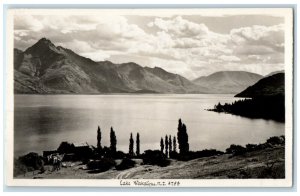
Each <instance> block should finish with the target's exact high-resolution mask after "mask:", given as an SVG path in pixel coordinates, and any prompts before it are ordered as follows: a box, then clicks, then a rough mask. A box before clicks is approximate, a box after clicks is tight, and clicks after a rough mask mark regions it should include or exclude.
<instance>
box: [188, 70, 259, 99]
mask: <svg viewBox="0 0 300 196" xmlns="http://www.w3.org/2000/svg"><path fill="white" fill-rule="evenodd" d="M261 78H263V76H261V75H259V74H255V73H251V72H246V71H220V72H216V73H213V74H211V75H209V76H202V77H199V78H197V79H195V80H193V82H194V83H195V84H197V85H199V86H202V87H206V88H208V89H210V92H211V93H225V94H226V93H233V94H235V93H239V92H241V91H242V90H244V89H246V88H247V87H248V86H250V85H253V84H254V83H256V82H257V81H258V80H260V79H261Z"/></svg>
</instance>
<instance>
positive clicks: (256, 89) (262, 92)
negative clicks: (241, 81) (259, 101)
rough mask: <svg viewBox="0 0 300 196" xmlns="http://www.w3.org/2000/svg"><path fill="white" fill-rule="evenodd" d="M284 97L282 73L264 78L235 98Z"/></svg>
mask: <svg viewBox="0 0 300 196" xmlns="http://www.w3.org/2000/svg"><path fill="white" fill-rule="evenodd" d="M269 96H284V73H277V74H274V75H271V76H268V77H265V78H263V79H261V80H259V81H258V82H257V83H255V84H254V85H253V86H250V87H248V88H247V89H246V90H244V91H242V92H240V93H238V94H237V95H235V97H251V98H254V97H269Z"/></svg>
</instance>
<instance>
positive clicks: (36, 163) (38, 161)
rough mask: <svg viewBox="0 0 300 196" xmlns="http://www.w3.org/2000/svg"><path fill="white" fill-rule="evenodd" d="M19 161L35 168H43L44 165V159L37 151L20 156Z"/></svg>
mask: <svg viewBox="0 0 300 196" xmlns="http://www.w3.org/2000/svg"><path fill="white" fill-rule="evenodd" d="M19 161H20V162H21V163H22V164H24V165H25V166H26V167H31V168H33V169H34V170H37V169H41V167H43V166H44V160H43V158H42V157H41V156H39V155H38V154H37V153H35V152H30V153H28V154H27V155H25V156H21V157H19Z"/></svg>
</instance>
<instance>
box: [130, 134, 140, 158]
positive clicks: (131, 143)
mask: <svg viewBox="0 0 300 196" xmlns="http://www.w3.org/2000/svg"><path fill="white" fill-rule="evenodd" d="M133 148H134V140H133V137H132V133H130V139H129V156H134V149H133ZM136 156H140V134H139V133H137V134H136Z"/></svg>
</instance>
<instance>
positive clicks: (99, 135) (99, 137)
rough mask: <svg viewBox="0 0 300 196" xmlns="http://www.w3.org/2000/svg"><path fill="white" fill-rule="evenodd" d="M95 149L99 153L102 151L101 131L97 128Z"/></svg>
mask: <svg viewBox="0 0 300 196" xmlns="http://www.w3.org/2000/svg"><path fill="white" fill-rule="evenodd" d="M97 149H98V151H101V149H102V147H101V129H100V127H99V126H98V129H97Z"/></svg>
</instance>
